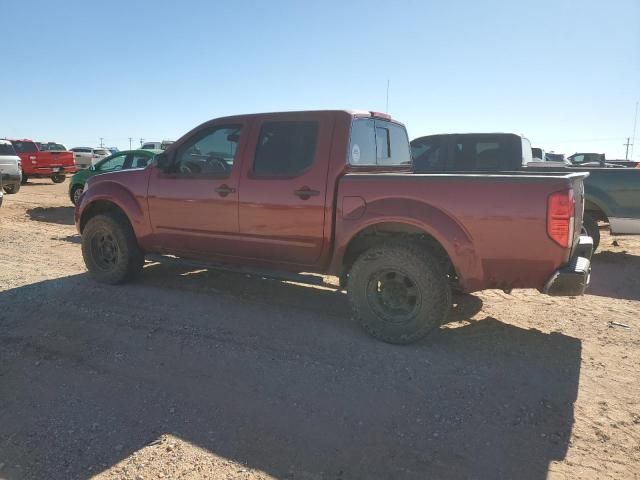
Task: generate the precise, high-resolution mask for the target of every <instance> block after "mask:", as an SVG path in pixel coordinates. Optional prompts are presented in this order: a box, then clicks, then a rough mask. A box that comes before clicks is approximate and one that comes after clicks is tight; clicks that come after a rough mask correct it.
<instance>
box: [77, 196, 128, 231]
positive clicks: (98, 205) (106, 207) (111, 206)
mask: <svg viewBox="0 0 640 480" xmlns="http://www.w3.org/2000/svg"><path fill="white" fill-rule="evenodd" d="M104 213H111V214H113V215H114V216H116V217H121V218H124V219H125V220H126V221H127V222H129V224H130V225H131V222H130V221H129V217H127V214H126V213H124V210H122V209H121V208H120V207H119V206H118V205H116V204H115V203H113V202H110V201H108V200H97V201H95V202H92V203H91V204H89V206H88V207H87V208H85V209H84V212H82V217H81V218H80V233H82V231H83V230H84V227H85V225H86V224H87V222H88V221H89V220H91V218H93V217H95V216H96V215H99V214H104Z"/></svg>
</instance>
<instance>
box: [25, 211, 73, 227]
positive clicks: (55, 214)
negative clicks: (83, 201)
mask: <svg viewBox="0 0 640 480" xmlns="http://www.w3.org/2000/svg"><path fill="white" fill-rule="evenodd" d="M74 210H75V207H35V208H29V209H28V210H27V215H29V218H30V219H31V220H35V221H37V222H47V223H57V224H59V225H73V224H74V219H73V212H74Z"/></svg>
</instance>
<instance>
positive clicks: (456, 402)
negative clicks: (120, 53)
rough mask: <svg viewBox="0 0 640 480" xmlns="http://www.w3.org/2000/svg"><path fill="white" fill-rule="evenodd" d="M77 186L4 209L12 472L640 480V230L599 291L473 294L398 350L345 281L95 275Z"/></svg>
mask: <svg viewBox="0 0 640 480" xmlns="http://www.w3.org/2000/svg"><path fill="white" fill-rule="evenodd" d="M67 186H68V185H67V183H64V184H62V185H53V184H51V182H49V181H46V180H42V181H40V180H35V181H32V182H30V184H29V185H26V186H24V187H23V189H22V190H21V191H20V193H19V194H18V195H12V196H6V197H5V204H4V206H3V207H2V208H1V209H0V252H2V255H1V256H0V477H2V478H8V479H18V478H38V479H45V478H46V479H57V478H61V479H68V478H88V477H92V476H94V475H95V476H97V478H100V479H115V478H132V479H138V478H145V479H150V478H215V479H223V478H241V479H258V478H259V479H262V478H287V479H324V478H327V479H334V478H335V479H351V478H367V479H378V478H379V479H391V478H409V479H425V478H478V479H480V478H483V479H484V478H505V479H513V478H518V479H545V478H567V479H570V478H571V479H573V478H611V479H622V478H640V373H639V372H638V365H639V361H640V321H639V317H640V238H633V237H617V238H616V239H615V240H616V242H617V244H616V245H613V241H614V239H613V238H612V237H609V236H607V235H604V237H603V242H602V250H601V252H600V253H598V254H597V255H596V256H595V258H594V265H593V282H592V287H591V289H590V292H589V293H590V294H589V295H587V296H585V297H582V298H576V299H568V298H562V299H557V298H551V297H545V296H542V295H539V294H538V293H537V292H533V291H521V292H515V293H514V294H513V295H507V294H504V293H502V292H498V291H490V292H484V293H482V294H478V295H474V296H467V297H462V298H459V299H457V302H458V304H457V306H456V308H455V309H454V311H453V312H452V315H451V322H450V323H448V324H447V325H446V327H444V328H443V329H442V331H441V332H440V333H438V334H437V335H435V336H434V337H432V338H430V339H428V340H426V341H424V342H422V343H420V344H417V345H412V346H408V347H395V346H391V345H386V344H383V343H380V342H377V341H375V340H373V339H371V338H369V337H367V336H366V335H365V334H364V333H363V332H362V331H361V330H360V329H359V328H358V326H357V325H355V324H354V323H353V322H352V320H351V319H350V318H349V312H348V307H347V302H346V299H345V295H344V294H343V293H342V292H337V291H335V290H334V289H332V288H330V286H325V287H309V286H304V285H300V284H296V283H291V282H282V281H277V280H268V279H264V278H258V277H249V276H247V275H243V274H238V273H229V272H222V271H215V270H203V269H195V268H189V267H186V266H182V265H176V264H168V265H167V264H158V263H149V264H147V265H146V267H145V270H144V272H143V274H142V275H141V277H140V279H139V280H138V281H137V282H136V283H134V284H130V285H126V286H122V287H107V286H102V285H97V284H95V283H94V282H93V281H91V279H90V278H89V277H88V276H87V275H86V274H85V269H84V265H83V262H82V257H81V254H80V246H79V237H78V236H77V235H76V233H75V229H74V226H73V208H72V207H71V205H70V203H69V200H68V198H67V195H66V188H67ZM610 322H618V323H621V324H624V325H628V326H629V328H624V327H622V326H617V325H615V324H612V323H610Z"/></svg>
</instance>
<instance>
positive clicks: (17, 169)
mask: <svg viewBox="0 0 640 480" xmlns="http://www.w3.org/2000/svg"><path fill="white" fill-rule="evenodd" d="M20 182H22V162H21V160H20V157H19V156H18V154H17V153H16V151H15V149H14V148H13V145H12V144H11V142H10V141H9V140H0V186H1V187H2V188H0V196H1V195H2V190H4V191H5V192H7V193H18V190H20Z"/></svg>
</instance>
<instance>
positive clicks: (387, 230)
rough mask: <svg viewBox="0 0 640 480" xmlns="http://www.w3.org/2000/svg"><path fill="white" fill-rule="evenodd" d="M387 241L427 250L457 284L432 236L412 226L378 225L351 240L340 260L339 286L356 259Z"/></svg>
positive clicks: (447, 255)
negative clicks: (415, 245)
mask: <svg viewBox="0 0 640 480" xmlns="http://www.w3.org/2000/svg"><path fill="white" fill-rule="evenodd" d="M389 240H398V241H402V242H410V243H413V244H418V245H420V246H421V247H423V248H425V249H426V250H428V251H429V252H430V253H431V254H432V255H433V256H434V257H435V258H437V259H438V260H440V261H441V262H442V266H443V268H444V270H445V271H446V272H447V273H448V275H449V278H450V279H451V280H452V283H454V284H456V283H457V273H456V270H455V267H454V265H453V262H452V261H451V258H449V254H448V253H447V251H446V250H445V249H444V247H443V246H442V245H441V244H440V242H438V241H437V240H436V239H435V238H434V237H433V236H431V235H429V234H428V233H426V232H425V231H424V230H421V229H420V228H418V227H414V226H413V225H408V224H405V223H395V222H390V223H379V224H376V225H371V226H369V227H367V228H365V229H364V230H362V231H361V232H359V233H358V234H357V235H356V236H355V237H353V238H352V239H351V241H350V242H349V245H348V246H347V250H346V252H345V254H344V257H343V258H342V268H341V271H340V285H341V286H345V285H346V280H347V275H348V274H349V271H350V270H351V267H352V266H353V264H354V262H355V261H356V259H357V258H358V257H359V256H360V255H361V254H362V253H364V252H365V251H366V250H369V249H370V248H372V247H374V246H376V245H378V244H380V243H385V242H388V241H389Z"/></svg>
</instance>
